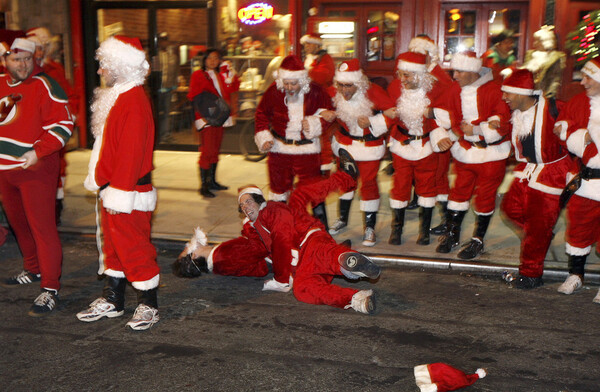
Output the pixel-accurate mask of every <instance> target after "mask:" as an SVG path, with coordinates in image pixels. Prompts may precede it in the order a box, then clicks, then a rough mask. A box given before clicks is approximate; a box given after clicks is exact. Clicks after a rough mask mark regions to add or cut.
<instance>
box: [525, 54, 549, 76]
mask: <svg viewBox="0 0 600 392" xmlns="http://www.w3.org/2000/svg"><path fill="white" fill-rule="evenodd" d="M547 61H548V52H543V51H540V50H536V51H535V52H533V53H532V54H531V60H530V61H529V62H528V63H527V64H526V66H525V67H526V68H527V69H528V70H530V71H531V72H533V73H536V72H538V71H539V70H540V69H542V68H543V67H544V64H546V62H547Z"/></svg>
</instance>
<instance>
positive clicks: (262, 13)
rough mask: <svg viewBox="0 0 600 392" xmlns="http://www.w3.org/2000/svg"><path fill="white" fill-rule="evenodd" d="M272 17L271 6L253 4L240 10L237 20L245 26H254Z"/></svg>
mask: <svg viewBox="0 0 600 392" xmlns="http://www.w3.org/2000/svg"><path fill="white" fill-rule="evenodd" d="M272 17H273V6H272V5H270V4H267V3H254V4H250V5H249V6H247V7H244V8H240V10H239V11H238V19H239V20H240V22H242V23H244V24H247V25H255V24H259V23H262V22H264V21H267V20H269V19H271V18H272Z"/></svg>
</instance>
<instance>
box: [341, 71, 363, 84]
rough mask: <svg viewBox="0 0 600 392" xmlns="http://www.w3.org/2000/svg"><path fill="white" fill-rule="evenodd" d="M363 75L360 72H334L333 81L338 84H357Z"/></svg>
mask: <svg viewBox="0 0 600 392" xmlns="http://www.w3.org/2000/svg"><path fill="white" fill-rule="evenodd" d="M363 76H364V74H363V72H362V71H361V70H358V71H339V70H337V71H335V78H334V79H335V81H336V82H340V83H358V82H360V81H361V79H362V78H363Z"/></svg>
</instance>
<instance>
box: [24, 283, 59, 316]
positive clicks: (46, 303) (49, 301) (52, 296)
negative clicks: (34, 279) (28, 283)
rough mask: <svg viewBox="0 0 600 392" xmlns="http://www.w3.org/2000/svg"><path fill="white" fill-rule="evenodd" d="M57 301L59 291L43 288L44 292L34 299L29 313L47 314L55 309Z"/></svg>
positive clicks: (36, 314)
mask: <svg viewBox="0 0 600 392" xmlns="http://www.w3.org/2000/svg"><path fill="white" fill-rule="evenodd" d="M57 302H58V292H57V291H56V290H50V289H42V293H41V294H40V295H38V296H37V298H36V299H35V300H33V305H32V306H31V309H30V310H29V315H30V316H33V317H41V316H46V315H47V314H49V313H50V312H52V311H53V310H54V308H55V307H56V303H57Z"/></svg>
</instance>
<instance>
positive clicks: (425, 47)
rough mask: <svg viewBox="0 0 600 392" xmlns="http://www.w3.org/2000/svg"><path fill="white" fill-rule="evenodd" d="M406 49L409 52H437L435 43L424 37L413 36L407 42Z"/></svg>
mask: <svg viewBox="0 0 600 392" xmlns="http://www.w3.org/2000/svg"><path fill="white" fill-rule="evenodd" d="M408 50H409V51H410V52H416V53H421V54H430V55H432V54H434V53H437V51H438V48H437V45H436V44H435V43H434V42H432V41H430V40H429V39H427V38H424V37H414V38H412V39H411V40H410V42H409V43H408Z"/></svg>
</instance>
